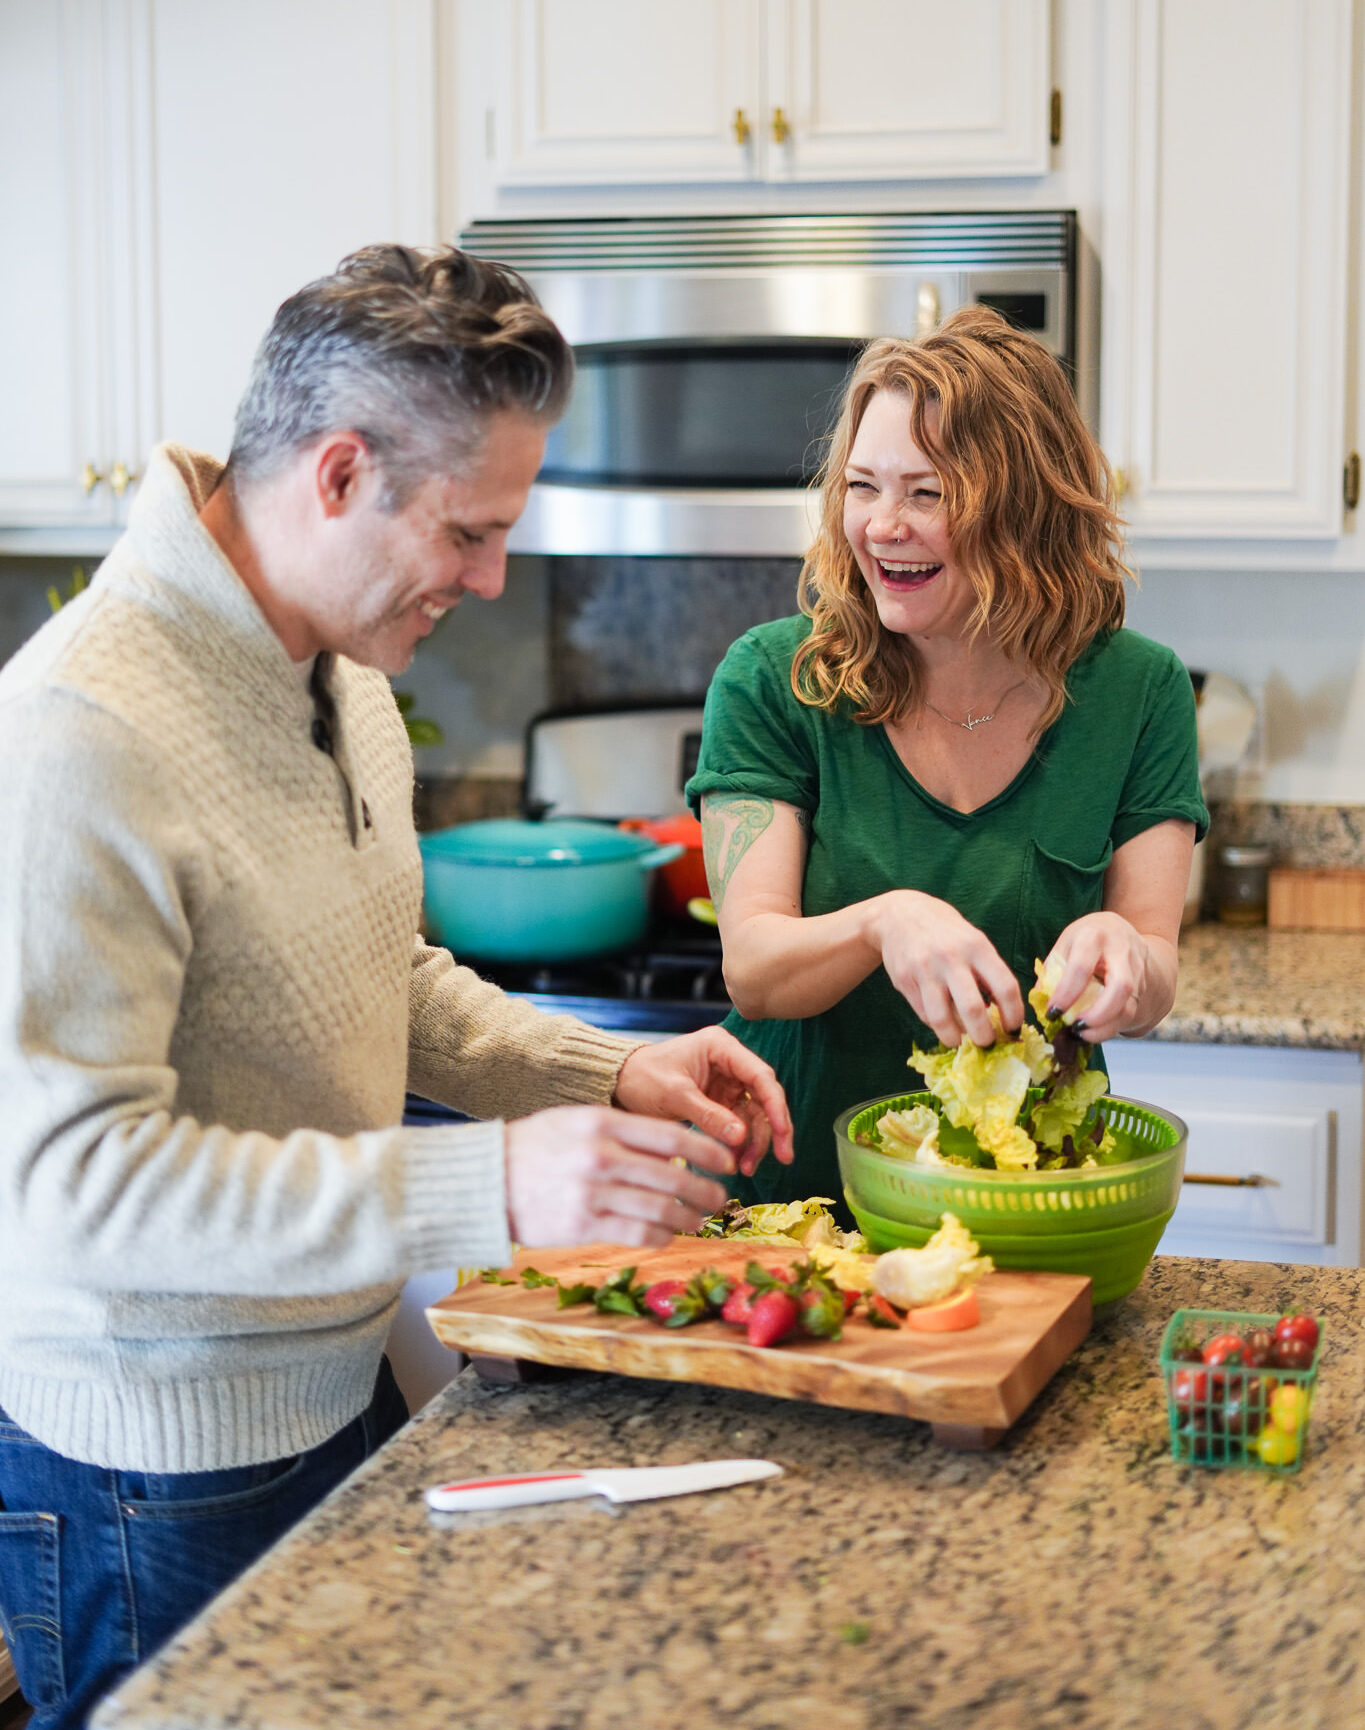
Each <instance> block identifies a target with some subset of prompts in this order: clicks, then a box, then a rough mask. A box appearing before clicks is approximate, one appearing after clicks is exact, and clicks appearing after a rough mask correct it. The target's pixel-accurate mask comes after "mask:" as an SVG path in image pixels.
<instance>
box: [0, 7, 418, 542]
mask: <svg viewBox="0 0 1365 1730" xmlns="http://www.w3.org/2000/svg"><path fill="white" fill-rule="evenodd" d="M434 37H435V18H434V4H433V0H290V3H289V5H287V6H281V5H279V4H277V3H276V0H237V3H236V4H234V5H233V6H230V7H213V6H206V5H204V4H203V3H202V0H0V159H3V161H4V162H5V164H6V168H5V172H4V174H3V175H0V225H2V226H0V235H2V236H3V244H4V247H5V251H6V256H7V259H8V260H9V261H11V263H12V264H13V265H14V266H16V268H6V269H5V270H4V271H0V378H3V379H4V381H5V385H4V390H5V402H6V413H5V414H4V415H2V416H0V549H8V550H16V549H19V548H22V547H24V546H26V545H29V546H37V547H39V548H42V547H44V546H46V545H48V544H49V541H50V537H47V536H44V535H42V533H41V532H42V531H45V530H47V531H51V530H60V531H61V539H60V547H61V549H62V550H77V551H79V550H86V540H85V539H83V537H86V538H88V549H89V550H97V549H98V548H99V547H100V546H102V545H107V544H108V540H109V535H110V532H111V528H112V527H116V526H117V524H118V523H119V522H121V521H122V520H123V518H124V516H126V513H127V507H128V505H129V503H130V502H131V499H132V497H133V496H134V494H135V491H136V485H137V477H138V476H139V474H140V473H141V470H142V467H143V465H144V464H145V462H146V457H147V453H148V451H149V450H150V449H151V447H152V446H153V445H154V444H155V443H157V442H158V441H159V440H161V439H166V438H171V439H175V440H177V441H179V442H181V443H184V444H189V445H192V446H195V447H197V448H199V449H202V450H206V451H209V452H211V453H212V454H214V455H216V456H219V457H222V456H226V454H227V450H228V446H229V443H230V441H231V433H232V419H233V414H234V411H235V409H236V404H237V401H238V399H239V397H240V396H241V394H242V391H243V389H244V388H245V385H246V381H247V374H248V371H249V369H250V365H251V357H252V354H253V352H254V350H255V347H256V344H257V343H258V342H259V340H260V338H261V336H262V334H263V333H264V331H265V329H266V326H267V325H268V324H269V322H270V319H271V317H272V315H273V314H274V311H275V308H276V307H277V306H278V305H279V303H280V301H281V300H283V299H284V298H285V296H286V295H288V294H290V293H292V292H293V291H294V290H295V289H297V288H299V287H300V286H301V285H302V284H303V283H305V282H307V281H309V280H310V279H311V278H313V277H316V276H320V275H323V274H324V273H325V272H327V271H329V270H331V269H333V268H334V267H335V265H336V263H337V261H338V259H339V258H341V257H342V256H343V255H344V254H345V253H346V252H348V251H351V250H353V249H354V248H355V247H357V246H361V245H364V244H366V243H367V242H370V241H375V240H407V241H414V242H421V243H426V242H430V241H432V240H434V239H435V238H436V236H437V227H436V195H435V176H436V145H435V120H436V117H435V87H434V86H435V80H434V73H433V67H434V64H435V47H434Z"/></svg>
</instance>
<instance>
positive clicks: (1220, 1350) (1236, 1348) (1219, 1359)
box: [1204, 1334, 1246, 1364]
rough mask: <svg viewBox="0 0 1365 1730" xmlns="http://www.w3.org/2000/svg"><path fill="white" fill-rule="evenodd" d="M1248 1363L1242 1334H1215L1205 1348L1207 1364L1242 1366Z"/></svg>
mask: <svg viewBox="0 0 1365 1730" xmlns="http://www.w3.org/2000/svg"><path fill="white" fill-rule="evenodd" d="M1245 1361H1246V1346H1245V1345H1244V1344H1243V1342H1242V1336H1241V1334H1215V1335H1214V1337H1213V1338H1212V1339H1211V1340H1209V1342H1208V1343H1207V1344H1206V1345H1205V1347H1204V1362H1205V1363H1206V1364H1240V1363H1244V1362H1245Z"/></svg>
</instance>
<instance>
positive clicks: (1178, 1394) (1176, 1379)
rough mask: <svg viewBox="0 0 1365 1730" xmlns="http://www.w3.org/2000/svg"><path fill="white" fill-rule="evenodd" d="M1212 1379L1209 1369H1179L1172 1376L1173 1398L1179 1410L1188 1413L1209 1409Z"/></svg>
mask: <svg viewBox="0 0 1365 1730" xmlns="http://www.w3.org/2000/svg"><path fill="white" fill-rule="evenodd" d="M1212 1379H1213V1378H1212V1377H1211V1376H1210V1375H1209V1373H1208V1371H1207V1370H1195V1369H1179V1370H1177V1371H1176V1372H1175V1374H1174V1375H1173V1376H1172V1377H1171V1398H1172V1399H1173V1400H1174V1401H1175V1403H1176V1408H1177V1410H1179V1411H1182V1412H1185V1413H1187V1414H1190V1413H1194V1412H1205V1411H1207V1410H1208V1406H1209V1384H1210V1382H1211V1381H1212Z"/></svg>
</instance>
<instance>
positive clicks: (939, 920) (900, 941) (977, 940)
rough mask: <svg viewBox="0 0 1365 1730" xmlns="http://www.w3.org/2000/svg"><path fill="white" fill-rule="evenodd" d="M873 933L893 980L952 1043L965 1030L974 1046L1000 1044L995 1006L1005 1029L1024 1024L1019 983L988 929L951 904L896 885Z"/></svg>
mask: <svg viewBox="0 0 1365 1730" xmlns="http://www.w3.org/2000/svg"><path fill="white" fill-rule="evenodd" d="M871 932H872V935H873V938H874V941H875V942H876V943H877V944H878V946H879V947H880V949H881V957H882V966H883V967H884V968H885V969H886V972H887V976H888V977H889V979H890V980H891V983H892V984H893V985H894V986H895V987H896V990H897V991H899V992H900V994H901V996H902V997H904V998H905V1000H906V1002H907V1003H908V1004H909V1005H910V1007H911V1008H912V1009H913V1010H914V1012H915V1014H916V1015H918V1016H919V1018H920V1020H921V1021H923V1022H924V1023H926V1025H927V1026H929V1027H932V1028H933V1030H934V1032H935V1033H936V1034H937V1035H938V1037H939V1038H940V1039H941V1040H942V1041H943V1043H944V1044H945V1045H958V1044H960V1043H961V1041H962V1039H963V1037H964V1035H965V1036H966V1038H968V1039H970V1040H971V1041H972V1043H973V1044H974V1045H992V1044H994V1042H995V1038H996V1029H995V1027H994V1026H993V1025H992V1023H991V1018H990V1013H989V1005H990V1004H991V1003H994V1004H995V1006H996V1007H997V1008H998V1009H999V1011H1000V1019H1001V1022H1002V1023H1003V1024H1004V1028H1005V1031H1006V1032H1008V1033H1012V1032H1014V1031H1015V1030H1016V1029H1017V1028H1018V1027H1019V1026H1020V1025H1021V1024H1022V1022H1023V1019H1024V1000H1023V997H1022V996H1021V994H1020V991H1019V982H1018V981H1017V980H1016V979H1015V977H1014V974H1013V973H1012V972H1011V971H1010V969H1009V968H1008V967H1007V966H1006V965H1005V963H1004V962H1003V961H1002V960H1001V958H1000V955H999V953H998V952H997V950H996V948H995V945H994V944H993V943H992V942H991V940H990V938H989V937H987V936H986V934H985V932H983V931H979V930H978V929H977V928H976V926H975V925H972V924H970V923H969V922H968V921H967V920H966V919H964V918H963V917H962V915H961V914H960V913H959V912H958V911H957V909H956V908H955V907H952V906H950V905H949V904H948V902H946V901H940V900H938V899H936V897H934V896H932V895H923V894H921V893H920V891H919V890H918V889H893V890H891V891H890V893H889V894H886V895H882V896H879V897H878V898H877V901H876V903H874V911H873V915H872V921H871Z"/></svg>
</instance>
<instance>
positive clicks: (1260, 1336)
mask: <svg viewBox="0 0 1365 1730" xmlns="http://www.w3.org/2000/svg"><path fill="white" fill-rule="evenodd" d="M1242 1342H1243V1344H1244V1346H1245V1347H1246V1351H1245V1353H1244V1356H1243V1359H1242V1361H1243V1362H1244V1363H1246V1364H1249V1365H1250V1366H1251V1368H1252V1369H1254V1370H1259V1369H1263V1368H1264V1367H1265V1365H1266V1364H1268V1363H1269V1362H1270V1353H1271V1351H1272V1350H1273V1348H1274V1345H1275V1336H1274V1334H1272V1333H1271V1331H1270V1329H1269V1328H1248V1329H1247V1331H1246V1332H1245V1333H1244V1334H1243V1335H1242Z"/></svg>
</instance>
